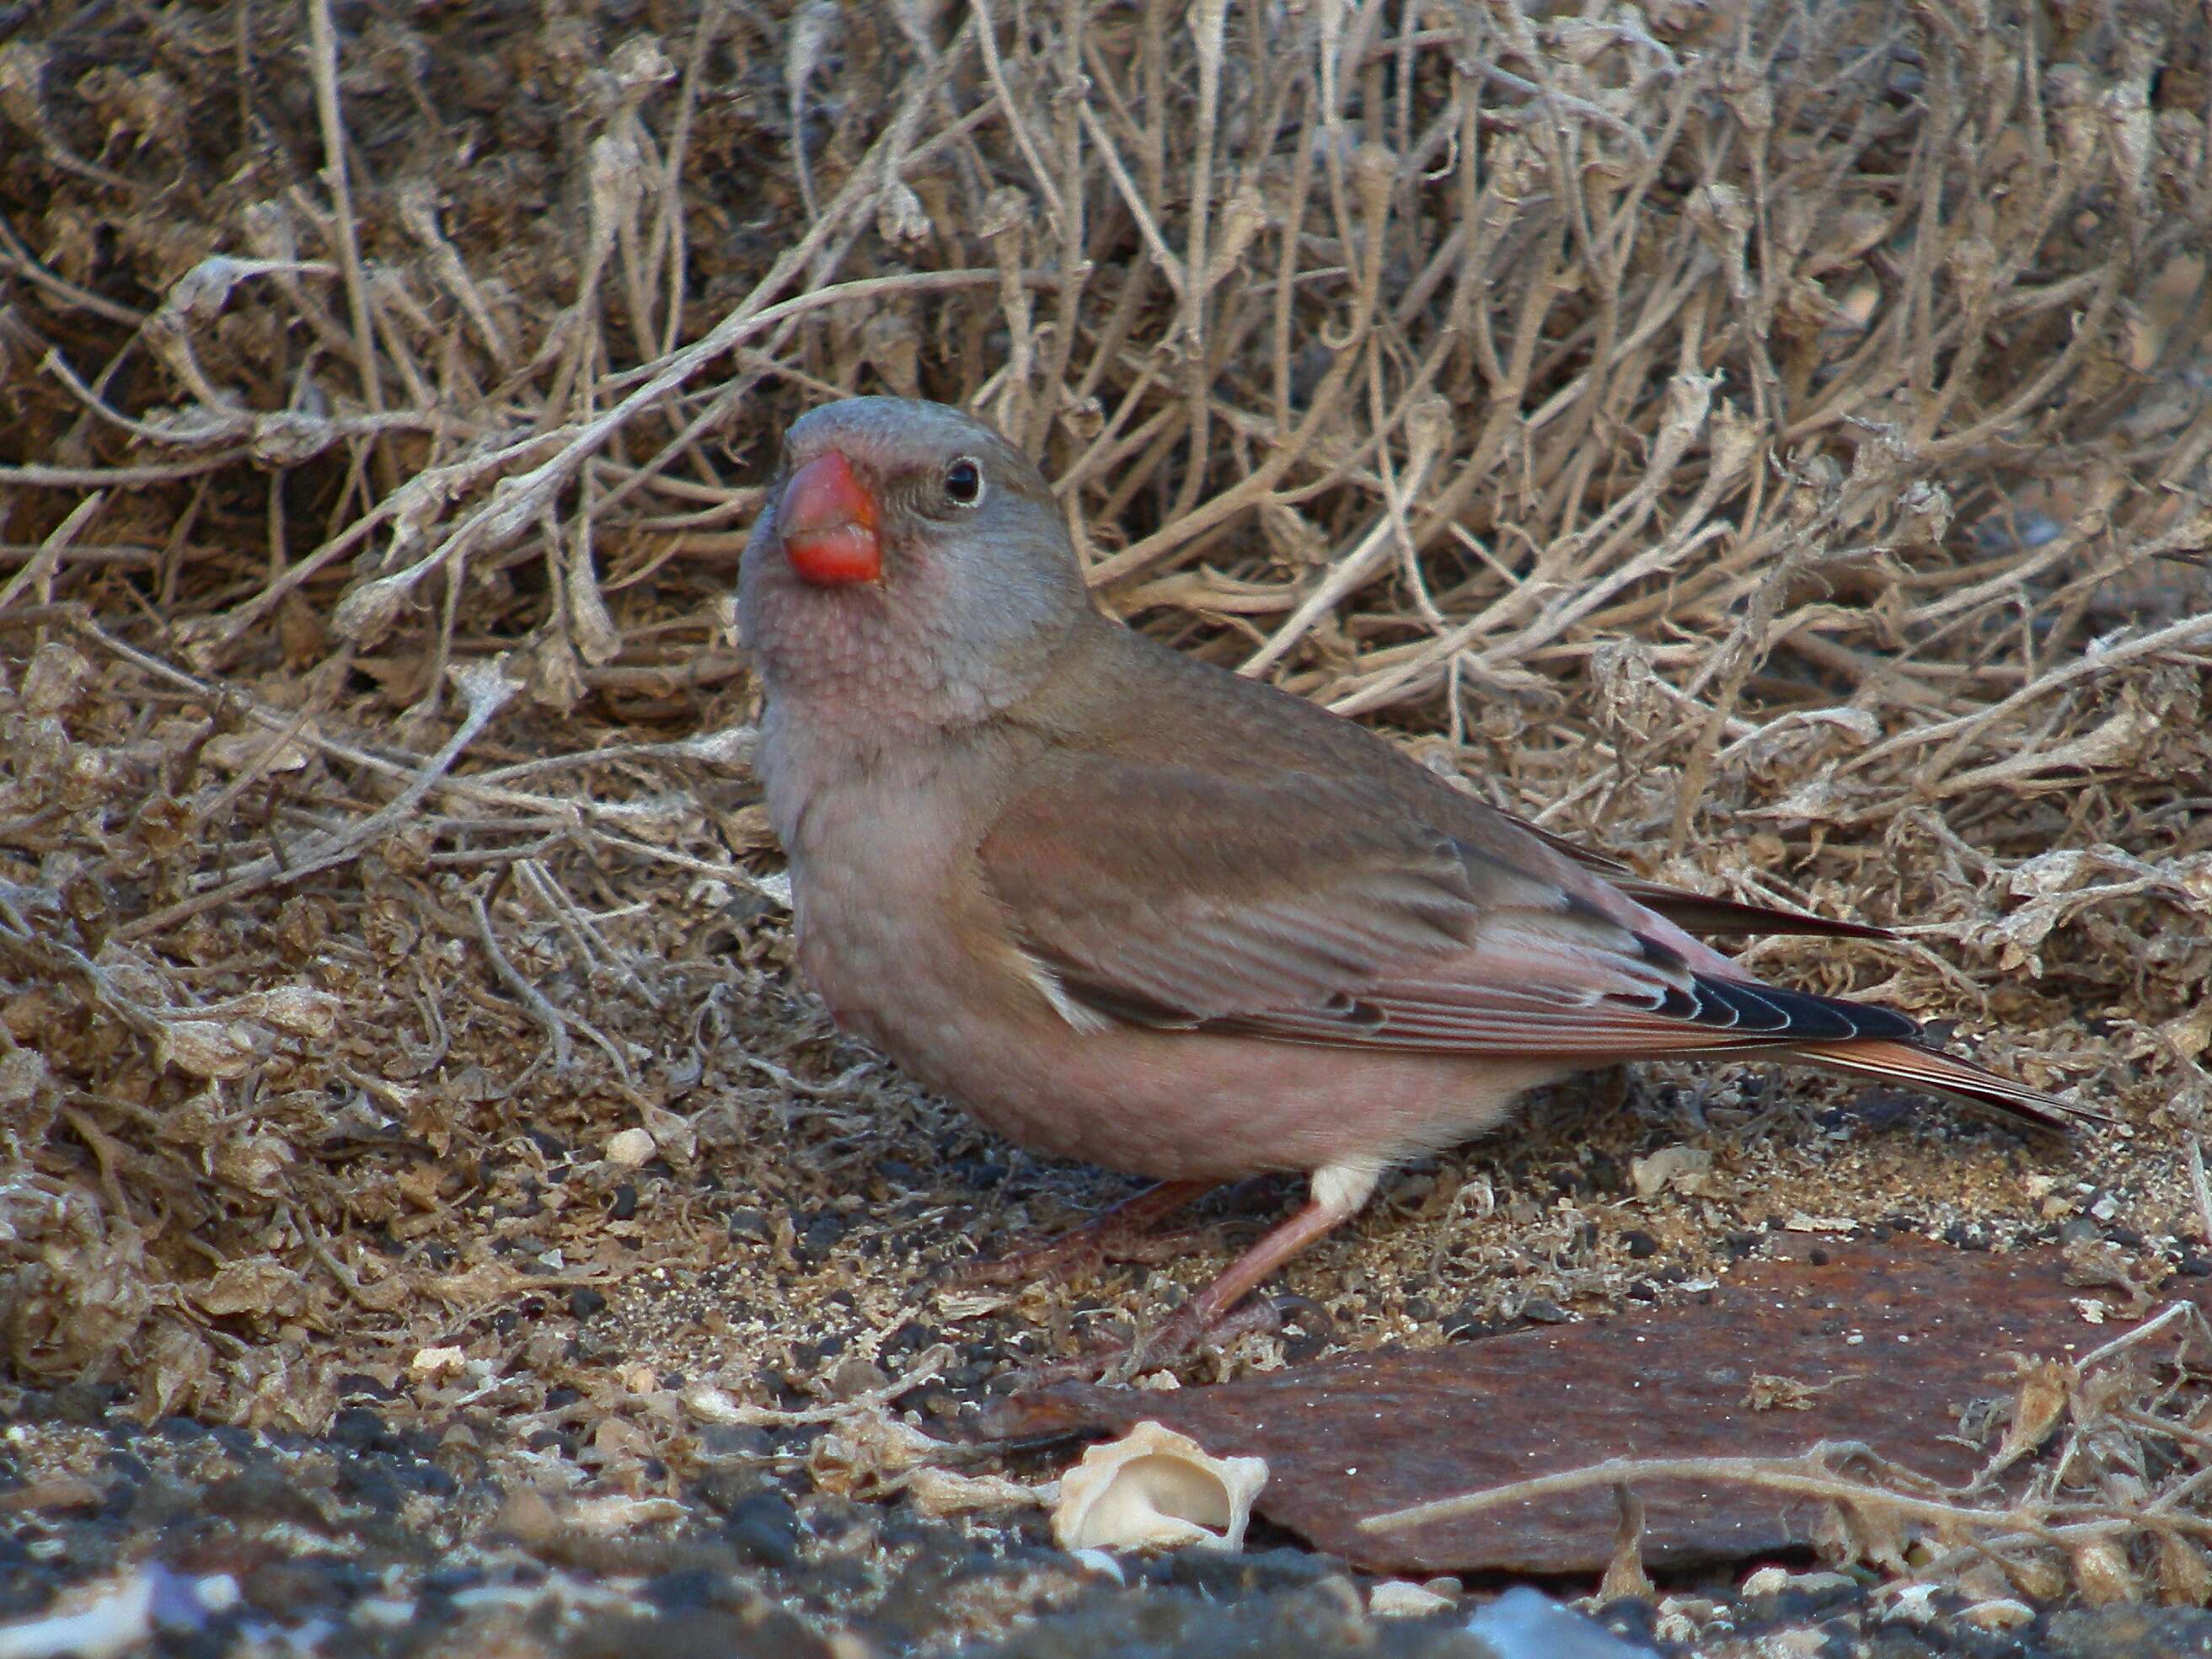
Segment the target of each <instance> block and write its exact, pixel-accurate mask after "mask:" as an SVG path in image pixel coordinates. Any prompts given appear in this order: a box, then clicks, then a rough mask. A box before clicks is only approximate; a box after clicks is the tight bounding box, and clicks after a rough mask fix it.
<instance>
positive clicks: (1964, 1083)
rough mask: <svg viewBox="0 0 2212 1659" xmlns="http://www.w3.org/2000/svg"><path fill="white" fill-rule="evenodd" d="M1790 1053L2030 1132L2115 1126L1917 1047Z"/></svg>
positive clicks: (1877, 1045) (1858, 1044) (1825, 1047)
mask: <svg viewBox="0 0 2212 1659" xmlns="http://www.w3.org/2000/svg"><path fill="white" fill-rule="evenodd" d="M1791 1052H1792V1053H1793V1054H1796V1055H1799V1056H1801V1057H1802V1058H1804V1059H1806V1060H1813V1061H1814V1062H1816V1063H1817V1064H1819V1065H1822V1066H1828V1067H1830V1068H1832V1070H1835V1071H1838V1072H1848V1073H1851V1074H1853V1075H1854V1076H1857V1077H1878V1078H1887V1079H1890V1080H1891V1081H1892V1082H1896V1083H1915V1084H1918V1085H1921V1086H1922V1087H1923V1088H1928V1089H1940V1090H1942V1091H1943V1092H1944V1093H1945V1094H1948V1095H1956V1096H1958V1097H1960V1099H1962V1100H1970V1101H1972V1102H1973V1103H1975V1104H1976V1105H1978V1106H1985V1107H1988V1108H1989V1109H1990V1110H1992V1111H1995V1112H1996V1113H1998V1114H2000V1115H2002V1116H2005V1117H2008V1118H2011V1119H2013V1120H2015V1121H2018V1122H2022V1123H2026V1124H2029V1125H2031V1126H2033V1127H2035V1128H2038V1129H2044V1130H2057V1131H2059V1132H2062V1133H2063V1132H2067V1131H2070V1130H2072V1129H2075V1128H2076V1127H2079V1126H2080V1125H2081V1123H2083V1122H2085V1121H2087V1122H2094V1123H2112V1122H2115V1121H2117V1120H2116V1119H2115V1118H2113V1116H2112V1115H2111V1114H2110V1113H2109V1112H2100V1111H2099V1110H2097V1109H2095V1108H2094V1107H2092V1106H2078V1105H2076V1104H2075V1103H2074V1102H2072V1101H2070V1100H2061V1099H2059V1098H2058V1097H2057V1096H2056V1095H2052V1094H2046V1093H2045V1092H2044V1091H2042V1090H2040V1089H2031V1088H2029V1087H2028V1086H2027V1085H2026V1084H2024V1083H2015V1082H2014V1081H2013V1080H2012V1079H2010V1078H2006V1077H2000V1076H1998V1075H1997V1074H1996V1073H1995V1072H1992V1071H1990V1069H1989V1068H1988V1067H1987V1066H1978V1065H1976V1064H1975V1063H1974V1062H1973V1061H1972V1060H1961V1059H1960V1058H1959V1057H1958V1056H1957V1055H1955V1054H1944V1053H1942V1052H1941V1051H1940V1050H1938V1049H1935V1048H1922V1047H1920V1046H1919V1045H1918V1044H1917V1043H1912V1042H1888V1041H1881V1040H1876V1041H1873V1042H1869V1041H1866V1040H1864V1039H1860V1040H1857V1041H1846V1042H1808V1043H1806V1044H1804V1045H1803V1046H1802V1047H1800V1048H1793V1049H1792V1050H1791Z"/></svg>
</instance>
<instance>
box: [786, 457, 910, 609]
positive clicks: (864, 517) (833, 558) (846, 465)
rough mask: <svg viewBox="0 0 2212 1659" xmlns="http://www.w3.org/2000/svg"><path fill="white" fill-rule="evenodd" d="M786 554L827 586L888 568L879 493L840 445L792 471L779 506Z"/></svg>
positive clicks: (873, 576)
mask: <svg viewBox="0 0 2212 1659" xmlns="http://www.w3.org/2000/svg"><path fill="white" fill-rule="evenodd" d="M775 528H776V533H777V534H778V535H779V536H781V537H782V538H783V555H784V556H785V557H786V558H787V559H789V560H790V561H791V568H793V570H796V571H797V572H798V573H799V577H800V579H801V580H805V581H810V582H813V583H816V584H817V585H818V586H823V587H842V586H847V585H848V584H850V583H853V582H872V581H876V580H880V579H881V577H882V575H883V574H884V550H883V547H882V544H880V543H879V542H878V540H877V539H876V498H875V497H874V496H873V495H870V494H869V493H868V489H867V486H866V485H865V484H863V483H861V482H860V479H859V478H858V477H855V476H854V472H853V464H852V463H851V462H850V461H848V460H847V459H845V458H844V457H843V456H842V455H841V454H839V453H837V452H836V450H834V449H833V450H830V451H829V453H826V454H823V455H817V456H816V457H815V458H814V459H812V460H811V461H809V462H807V464H806V465H805V466H802V467H800V468H799V471H796V472H794V473H793V474H792V475H791V482H790V483H787V484H786V485H784V487H783V499H782V500H781V501H778V502H777V503H776V507H775Z"/></svg>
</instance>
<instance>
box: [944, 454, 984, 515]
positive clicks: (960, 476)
mask: <svg viewBox="0 0 2212 1659" xmlns="http://www.w3.org/2000/svg"><path fill="white" fill-rule="evenodd" d="M982 499H983V469H982V467H981V465H980V464H978V463H977V462H975V461H973V460H971V459H969V458H968V457H967V456H965V455H963V456H961V457H960V458H959V459H957V460H956V461H954V462H953V463H952V465H950V466H948V467H946V468H945V500H946V501H951V503H952V504H953V505H954V506H955V507H973V506H975V503H976V502H978V501H981V500H982Z"/></svg>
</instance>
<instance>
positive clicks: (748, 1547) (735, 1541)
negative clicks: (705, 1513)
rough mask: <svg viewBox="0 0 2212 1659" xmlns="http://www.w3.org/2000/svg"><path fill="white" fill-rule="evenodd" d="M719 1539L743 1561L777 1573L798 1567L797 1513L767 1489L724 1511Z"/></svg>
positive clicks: (747, 1496)
mask: <svg viewBox="0 0 2212 1659" xmlns="http://www.w3.org/2000/svg"><path fill="white" fill-rule="evenodd" d="M722 1536H723V1538H724V1539H725V1540H726V1541H728V1543H729V1544H730V1545H731V1547H733V1548H734V1549H735V1550H736V1551H737V1552H738V1554H739V1555H740V1556H742V1557H744V1559H746V1560H749V1561H752V1562H755V1563H757V1564H758V1565H761V1566H763V1567H770V1568H773V1569H775V1571H779V1572H790V1571H793V1570H794V1569H796V1568H797V1567H798V1565H799V1511H798V1510H794V1509H793V1508H792V1506H791V1500H790V1499H789V1498H786V1497H785V1496H784V1495H783V1494H782V1493H781V1492H776V1491H775V1490H773V1489H772V1488H771V1489H766V1490H763V1491H759V1492H750V1493H748V1494H746V1495H745V1496H744V1497H743V1498H738V1499H737V1500H736V1501H735V1502H734V1503H732V1504H731V1505H730V1507H729V1508H728V1510H726V1511H725V1513H724V1516H723V1521H722Z"/></svg>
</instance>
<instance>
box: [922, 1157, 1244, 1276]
mask: <svg viewBox="0 0 2212 1659" xmlns="http://www.w3.org/2000/svg"><path fill="white" fill-rule="evenodd" d="M1217 1185H1218V1182H1212V1181H1163V1182H1159V1183H1158V1185H1157V1186H1152V1187H1147V1188H1145V1190H1144V1191H1143V1192H1141V1193H1139V1194H1135V1195H1134V1196H1133V1197H1131V1198H1125V1199H1123V1200H1121V1202H1120V1203H1119V1204H1116V1205H1115V1206H1114V1207H1113V1208H1111V1209H1110V1210H1103V1211H1101V1212H1099V1213H1098V1214H1097V1215H1095V1216H1093V1217H1091V1219H1090V1220H1088V1221H1086V1222H1085V1223H1084V1224H1083V1225H1081V1226H1079V1227H1078V1228H1076V1229H1074V1231H1072V1232H1066V1233H1063V1234H1061V1235H1060V1237H1058V1238H1050V1239H1047V1240H1045V1241H1044V1242H1043V1243H1041V1244H1031V1245H1029V1246H1027V1247H1025V1248H1024V1249H1018V1250H1010V1251H1008V1252H1007V1253H1006V1255H1000V1256H990V1257H986V1258H984V1259H983V1260H981V1261H970V1262H966V1263H963V1265H962V1266H961V1267H960V1268H959V1269H958V1270H957V1277H958V1278H959V1279H961V1280H963V1282H965V1283H968V1284H971V1285H1024V1284H1028V1283H1029V1282H1030V1281H1031V1280H1034V1279H1050V1280H1059V1279H1072V1278H1073V1277H1075V1276H1076V1275H1077V1274H1079V1273H1085V1272H1087V1271H1089V1270H1091V1269H1092V1268H1095V1267H1097V1266H1098V1265H1099V1264H1100V1263H1101V1262H1104V1261H1146V1260H1149V1259H1157V1257H1158V1255H1159V1248H1158V1247H1159V1244H1160V1241H1158V1240H1157V1239H1154V1238H1149V1237H1147V1236H1146V1235H1147V1232H1148V1230H1149V1229H1150V1228H1151V1227H1152V1225H1153V1224H1154V1223H1155V1222H1158V1221H1162V1220H1164V1219H1165V1218H1167V1217H1169V1216H1171V1215H1173V1214H1174V1213H1175V1212H1176V1211H1177V1210H1180V1209H1182V1207H1183V1206H1185V1205H1187V1204H1194V1203H1196V1202H1197V1201H1198V1200H1200V1199H1201V1198H1203V1197H1205V1196H1206V1194H1208V1193H1210V1192H1212V1190H1213V1188H1215V1186H1217Z"/></svg>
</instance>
